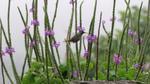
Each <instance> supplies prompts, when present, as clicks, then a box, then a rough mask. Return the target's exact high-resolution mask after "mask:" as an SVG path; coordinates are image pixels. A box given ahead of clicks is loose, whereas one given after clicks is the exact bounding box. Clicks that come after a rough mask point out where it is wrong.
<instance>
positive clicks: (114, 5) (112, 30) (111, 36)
mask: <svg viewBox="0 0 150 84" xmlns="http://www.w3.org/2000/svg"><path fill="white" fill-rule="evenodd" d="M115 7H116V0H114V3H113V20H112V26H111V27H112V28H111V35H110V44H109V52H108V61H107V62H108V63H107V64H108V65H107V80H108V81H109V76H110V74H109V72H110V58H111V48H112V40H113V32H114V25H115Z"/></svg>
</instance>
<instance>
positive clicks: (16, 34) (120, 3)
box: [0, 0, 148, 84]
mask: <svg viewBox="0 0 150 84" xmlns="http://www.w3.org/2000/svg"><path fill="white" fill-rule="evenodd" d="M142 1H143V2H144V3H143V5H144V7H147V5H148V0H131V4H130V5H131V6H133V5H137V6H138V7H139V6H140V4H141V2H142ZM69 2H70V0H60V1H59V7H58V13H57V18H56V22H55V28H54V31H55V33H56V40H58V41H59V42H61V45H62V46H61V47H60V48H59V51H60V52H61V53H62V54H61V59H62V62H63V60H64V56H65V52H64V47H63V45H65V43H64V42H63V41H64V39H65V37H66V33H67V28H68V26H69V20H70V15H71V5H70V4H69ZM81 2H82V0H78V3H79V4H80V3H81ZM55 3H56V0H49V9H48V10H49V17H50V21H51V19H52V17H53V14H54V9H55ZM25 4H27V6H28V9H30V8H31V7H32V0H11V14H10V21H11V23H10V24H11V31H12V32H11V35H12V42H13V47H14V48H15V51H16V52H15V55H14V60H15V63H16V66H17V70H18V72H19V73H20V72H21V69H22V67H21V66H22V65H23V60H24V56H25V52H24V50H25V49H24V38H23V37H24V35H23V34H22V30H23V29H24V26H23V23H22V21H21V18H20V15H19V12H18V9H17V7H19V8H20V9H21V10H22V12H23V13H24V14H25ZM112 5H113V0H98V8H97V16H96V26H95V28H98V23H99V14H100V12H102V13H103V20H105V21H106V29H107V30H108V31H109V30H110V28H111V21H110V19H111V17H112ZM0 6H1V7H0V18H1V19H2V22H3V25H4V28H5V30H7V8H8V7H7V6H8V0H0ZM38 7H39V8H38V9H39V11H38V19H39V21H40V27H39V28H40V31H41V33H43V35H44V32H43V31H44V30H43V28H44V25H43V18H44V16H43V13H44V12H43V0H39V5H38ZM93 7H94V1H93V0H84V3H83V26H84V27H85V28H86V30H88V28H89V25H90V21H91V18H92V17H91V16H92V14H93ZM125 8H126V5H125V2H124V0H117V4H116V19H117V20H116V24H115V28H116V29H122V24H121V22H120V18H119V17H120V15H119V11H121V10H125ZM29 17H30V18H29V23H28V24H29V25H30V21H31V19H32V14H31V13H29ZM101 34H103V35H104V31H103V30H101ZM3 42H4V41H3ZM5 47H6V44H5V43H4V44H3V49H4V48H5ZM4 62H5V64H6V66H7V68H8V70H9V72H10V73H12V70H11V69H12V68H11V66H10V65H11V64H10V58H9V56H7V55H6V56H4ZM0 70H1V67H0ZM1 79H2V78H1V71H0V84H2V80H1ZM8 84H9V83H8Z"/></svg>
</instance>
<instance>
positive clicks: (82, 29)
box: [77, 26, 85, 32]
mask: <svg viewBox="0 0 150 84" xmlns="http://www.w3.org/2000/svg"><path fill="white" fill-rule="evenodd" d="M77 30H78V31H79V32H84V31H85V28H84V27H81V26H78V27H77Z"/></svg>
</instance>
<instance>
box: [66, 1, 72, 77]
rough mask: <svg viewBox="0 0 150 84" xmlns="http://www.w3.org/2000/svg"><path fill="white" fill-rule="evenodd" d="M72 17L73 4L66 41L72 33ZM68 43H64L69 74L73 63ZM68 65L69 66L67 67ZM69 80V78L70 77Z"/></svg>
mask: <svg viewBox="0 0 150 84" xmlns="http://www.w3.org/2000/svg"><path fill="white" fill-rule="evenodd" d="M73 16H74V4H72V10H71V18H70V23H69V27H68V32H67V37H66V38H67V40H68V39H70V38H71V32H72V25H73V20H74V18H73ZM69 48H70V43H69V42H68V43H66V56H67V66H70V67H71V72H73V62H72V60H73V59H72V56H71V51H70V49H69ZM69 64H70V65H69ZM70 78H71V76H70Z"/></svg>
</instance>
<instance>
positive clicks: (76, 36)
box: [66, 31, 85, 43]
mask: <svg viewBox="0 0 150 84" xmlns="http://www.w3.org/2000/svg"><path fill="white" fill-rule="evenodd" d="M84 33H85V32H84V31H81V32H78V33H77V34H75V35H74V36H73V37H71V39H69V40H66V42H73V43H77V42H78V41H79V40H80V39H81V37H82V35H83V34H84Z"/></svg>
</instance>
